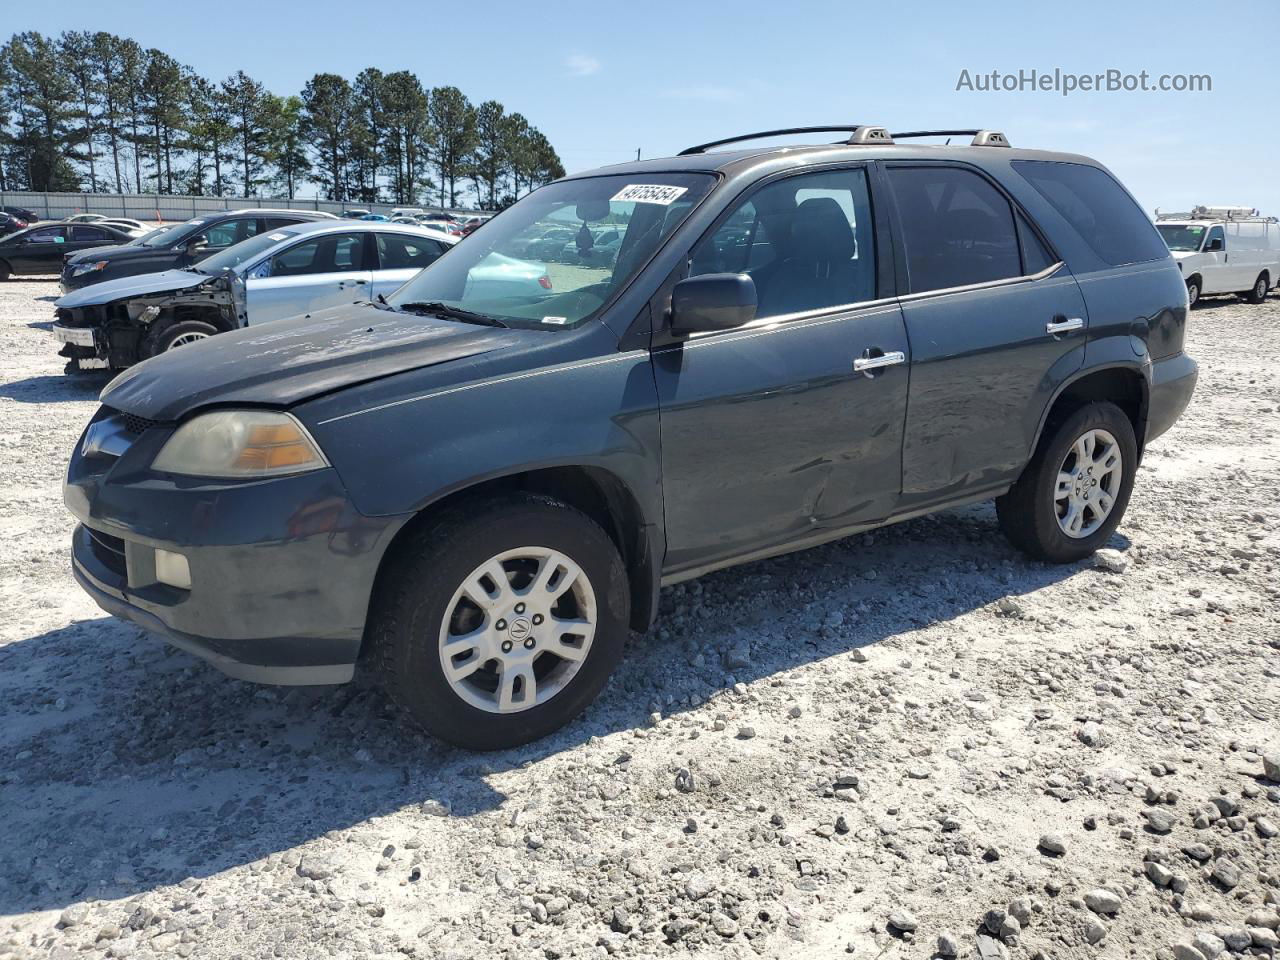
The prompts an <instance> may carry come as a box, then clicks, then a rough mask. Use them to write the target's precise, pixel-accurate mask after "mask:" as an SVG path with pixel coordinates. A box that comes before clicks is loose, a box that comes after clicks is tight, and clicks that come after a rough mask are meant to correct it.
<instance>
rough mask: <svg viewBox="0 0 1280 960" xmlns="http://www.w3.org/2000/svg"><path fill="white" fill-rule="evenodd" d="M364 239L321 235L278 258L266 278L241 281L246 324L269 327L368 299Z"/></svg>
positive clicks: (354, 235) (352, 235)
mask: <svg viewBox="0 0 1280 960" xmlns="http://www.w3.org/2000/svg"><path fill="white" fill-rule="evenodd" d="M367 236H368V234H366V233H326V234H323V235H322V236H318V237H310V238H307V239H303V240H300V241H299V242H298V243H295V244H294V245H293V246H291V247H289V248H287V249H285V250H282V251H281V252H280V253H277V254H276V255H275V256H274V257H272V258H271V260H270V268H269V271H268V273H267V275H266V276H251V277H250V278H249V279H248V280H246V281H245V291H246V293H245V295H246V302H247V311H246V312H247V314H248V316H247V318H246V322H247V323H249V324H259V323H268V322H270V321H272V320H282V319H284V318H285V317H293V316H297V315H299V314H304V313H314V312H315V311H317V310H323V309H325V308H326V307H336V306H340V305H341V304H344V303H353V302H356V301H361V300H368V299H369V296H370V294H369V287H370V285H371V283H372V280H373V273H372V271H371V270H368V269H366V266H365V264H366V256H365V253H366V250H365V246H366V244H365V239H366V237H367ZM254 272H255V273H257V271H254Z"/></svg>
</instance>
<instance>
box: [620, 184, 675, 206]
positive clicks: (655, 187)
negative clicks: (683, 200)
mask: <svg viewBox="0 0 1280 960" xmlns="http://www.w3.org/2000/svg"><path fill="white" fill-rule="evenodd" d="M688 190H689V188H688V187H668V186H665V185H663V184H660V183H629V184H627V185H626V186H625V187H623V188H622V189H621V190H619V191H618V192H617V193H615V194H614V195H613V196H612V197H610V198H609V202H610V203H656V204H658V205H659V206H663V207H668V206H670V205H671V204H672V203H674V202H675V201H677V200H679V199H680V197H681V195H683V194H685V193H687V192H688Z"/></svg>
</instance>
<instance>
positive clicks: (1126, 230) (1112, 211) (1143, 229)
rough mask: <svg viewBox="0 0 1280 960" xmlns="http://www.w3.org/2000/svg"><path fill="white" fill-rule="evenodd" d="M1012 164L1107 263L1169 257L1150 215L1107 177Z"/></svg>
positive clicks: (1045, 163)
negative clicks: (1149, 217) (1148, 216)
mask: <svg viewBox="0 0 1280 960" xmlns="http://www.w3.org/2000/svg"><path fill="white" fill-rule="evenodd" d="M1012 163H1013V168H1014V169H1015V170H1017V171H1018V173H1020V174H1021V175H1022V176H1023V178H1024V179H1026V181H1027V182H1028V183H1030V184H1031V185H1032V186H1033V187H1035V188H1036V190H1037V191H1038V192H1039V193H1040V195H1041V196H1042V197H1044V198H1045V199H1046V200H1047V201H1049V203H1050V205H1052V207H1053V208H1054V209H1055V210H1057V211H1058V213H1060V214H1062V216H1063V218H1064V219H1065V220H1066V221H1067V222H1068V223H1069V224H1071V226H1072V227H1073V228H1074V229H1075V231H1076V233H1078V234H1080V239H1082V240H1083V241H1084V242H1085V243H1087V244H1088V245H1089V248H1090V249H1091V250H1093V252H1094V253H1096V254H1097V255H1098V258H1099V259H1100V260H1102V261H1103V262H1104V263H1109V264H1111V265H1112V266H1121V265H1122V264H1126V263H1140V262H1142V261H1144V260H1159V259H1161V258H1163V257H1167V256H1168V255H1169V250H1168V248H1167V247H1166V246H1165V245H1164V241H1163V240H1161V239H1160V235H1159V234H1158V233H1156V229H1155V227H1154V226H1153V225H1152V223H1151V221H1150V220H1148V219H1147V216H1146V214H1144V213H1143V212H1142V210H1141V208H1139V206H1138V205H1137V204H1136V203H1134V201H1133V198H1132V197H1130V196H1129V194H1128V193H1127V192H1126V191H1125V189H1124V188H1123V187H1121V186H1120V184H1118V183H1116V181H1115V180H1114V179H1112V177H1111V176H1110V175H1109V174H1108V173H1107V172H1106V171H1104V170H1099V169H1098V168H1097V167H1090V166H1086V165H1085V164H1082V163H1058V162H1054V161H1050V160H1014V161H1013V162H1012Z"/></svg>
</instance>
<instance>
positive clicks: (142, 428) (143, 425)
mask: <svg viewBox="0 0 1280 960" xmlns="http://www.w3.org/2000/svg"><path fill="white" fill-rule="evenodd" d="M121 416H122V417H124V428H125V429H126V430H128V431H129V432H130V433H133V434H139V433H145V432H146V431H147V430H150V429H151V428H152V427H154V426H156V425H157V424H159V423H160V421H159V420H148V419H147V418H146V417H139V416H136V415H134V414H132V413H124V414H121Z"/></svg>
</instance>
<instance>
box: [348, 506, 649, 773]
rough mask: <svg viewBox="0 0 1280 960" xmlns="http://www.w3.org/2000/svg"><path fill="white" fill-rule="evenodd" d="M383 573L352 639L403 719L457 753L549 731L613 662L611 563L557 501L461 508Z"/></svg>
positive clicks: (610, 550)
mask: <svg viewBox="0 0 1280 960" xmlns="http://www.w3.org/2000/svg"><path fill="white" fill-rule="evenodd" d="M487 570H494V571H495V573H496V574H500V575H501V576H502V577H504V578H506V582H504V583H499V581H498V580H496V579H495V578H494V577H493V576H490V575H489V574H488V573H487ZM384 571H385V572H384V573H383V574H382V575H381V577H380V579H379V583H378V587H377V590H376V591H375V595H374V598H373V602H372V603H371V605H370V611H369V627H368V630H367V633H366V637H367V642H369V644H370V646H371V650H372V658H373V663H374V665H375V668H376V669H377V671H378V672H379V674H380V675H381V679H382V683H383V686H384V687H385V689H386V690H387V692H388V694H389V695H390V696H391V698H392V699H393V700H395V702H396V703H397V704H399V705H400V706H401V707H402V708H403V709H404V710H405V711H406V712H408V713H409V714H410V716H412V717H413V719H414V720H415V721H416V722H417V723H419V724H420V725H421V726H423V727H424V728H425V729H426V730H427V731H428V732H429V733H431V734H433V735H435V736H436V737H439V738H440V739H441V740H446V741H448V742H449V743H453V744H456V745H458V746H460V747H466V748H468V749H472V750H497V749H502V748H504V747H514V746H518V745H520V744H523V743H528V742H529V741H531V740H536V739H538V738H539V737H543V736H546V735H547V734H549V733H551V732H552V731H554V730H557V729H559V728H560V727H562V726H564V725H565V724H566V723H568V722H569V721H570V720H572V719H573V718H574V717H576V716H577V715H578V714H579V713H581V712H582V711H583V710H584V709H585V708H586V707H587V705H588V704H590V703H591V701H592V700H594V699H595V697H596V695H597V694H598V693H599V692H600V690H601V688H602V687H603V686H604V685H605V682H606V681H607V680H608V679H609V676H610V674H612V673H613V670H614V668H615V667H616V666H617V664H618V661H619V660H620V659H621V657H622V649H623V644H624V643H625V641H626V637H627V633H628V614H629V603H630V599H629V598H630V590H629V588H628V583H627V576H626V571H625V569H624V567H623V564H622V559H621V557H620V556H619V554H618V550H617V548H616V547H615V546H614V543H613V541H612V540H611V539H610V538H609V536H608V534H606V533H605V532H604V530H602V529H601V528H600V527H599V525H597V524H596V523H595V522H594V521H593V520H591V519H590V518H589V517H587V516H586V515H585V514H583V513H581V512H579V511H578V510H576V509H574V508H573V507H570V506H568V505H566V504H564V503H561V502H560V501H558V500H553V499H551V498H549V497H544V496H537V495H533V494H527V493H515V494H510V495H507V496H504V497H502V498H501V499H498V500H496V501H485V500H479V499H475V500H469V501H466V502H463V503H461V504H459V505H458V506H456V507H453V508H451V509H449V510H448V511H446V512H445V513H443V514H441V515H440V517H439V518H437V519H435V520H434V521H433V522H431V523H429V524H427V525H426V526H424V527H423V528H422V529H420V530H418V531H416V532H415V533H413V534H412V535H411V537H410V538H409V539H408V540H407V541H406V542H405V543H403V544H402V545H400V546H399V547H398V548H397V549H396V550H395V551H394V553H393V554H392V555H389V556H388V558H387V560H386V561H385V564H384ZM561 571H562V572H561ZM544 576H545V577H547V578H549V580H548V587H549V589H546V590H543V591H541V592H539V590H538V584H539V578H540V577H544ZM473 597H474V598H476V599H472V598H473ZM477 601H478V602H477ZM482 604H483V605H482ZM526 605H527V609H526ZM588 625H590V628H591V629H590V630H589V631H588ZM450 648H451V649H452V652H450ZM556 651H560V652H562V653H564V654H566V655H565V656H561V655H560V654H559V653H557V652H556ZM446 664H447V665H448V667H447V671H448V672H446ZM544 698H545V699H544Z"/></svg>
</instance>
